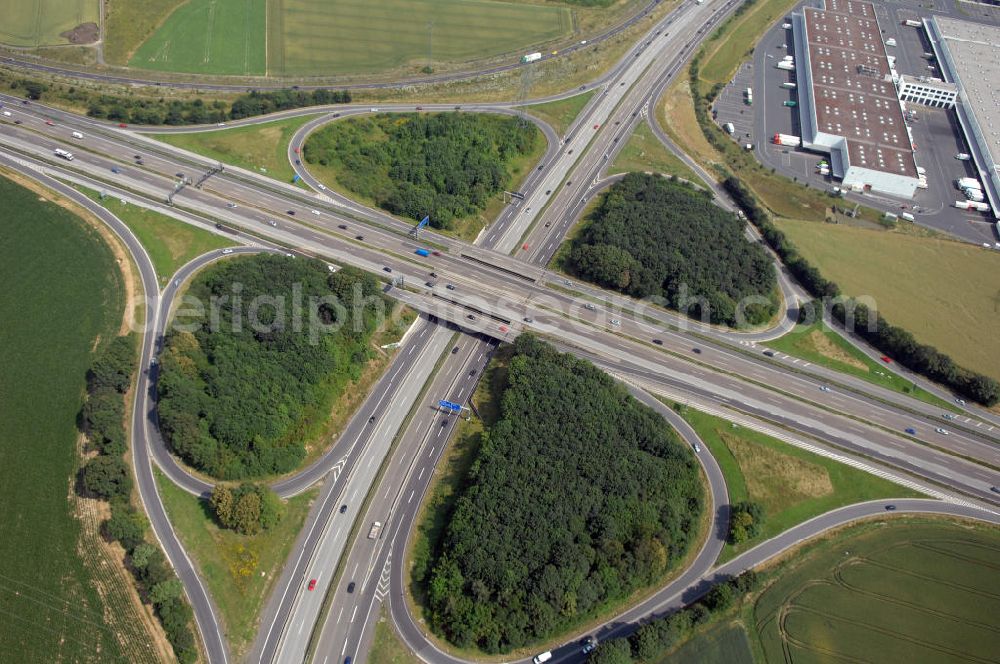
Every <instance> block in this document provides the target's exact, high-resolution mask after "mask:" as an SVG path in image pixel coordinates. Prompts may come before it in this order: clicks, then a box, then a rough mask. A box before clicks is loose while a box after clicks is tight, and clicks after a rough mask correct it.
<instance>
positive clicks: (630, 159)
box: [608, 121, 703, 186]
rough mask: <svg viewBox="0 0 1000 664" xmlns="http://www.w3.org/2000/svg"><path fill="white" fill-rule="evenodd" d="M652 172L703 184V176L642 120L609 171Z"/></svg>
mask: <svg viewBox="0 0 1000 664" xmlns="http://www.w3.org/2000/svg"><path fill="white" fill-rule="evenodd" d="M633 171H638V172H646V171H649V172H652V173H669V174H670V175H676V176H678V177H681V178H684V179H685V180H690V181H691V182H694V183H695V184H697V185H699V186H703V185H702V182H701V178H699V177H698V176H697V175H695V174H694V171H692V170H691V169H690V168H688V165H687V164H685V163H684V162H683V161H681V160H680V158H678V157H677V155H675V154H674V153H673V152H671V151H670V150H668V149H667V148H666V147H665V146H664V145H663V143H660V141H659V140H657V138H656V136H654V135H653V130H652V129H650V128H649V124H647V123H646V122H645V121H643V122H640V123H639V125H638V126H637V127H636V128H635V131H633V132H632V135H631V136H629V139H628V142H627V143H626V144H625V147H624V148H622V151H621V152H619V153H618V156H617V157H615V160H614V162H613V163H612V164H611V167H610V168H609V169H608V173H629V172H633Z"/></svg>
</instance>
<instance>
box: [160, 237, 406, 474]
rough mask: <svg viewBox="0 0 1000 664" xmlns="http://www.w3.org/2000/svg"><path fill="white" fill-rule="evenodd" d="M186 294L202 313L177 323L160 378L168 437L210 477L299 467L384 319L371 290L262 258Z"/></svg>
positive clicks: (308, 265) (217, 271) (208, 278)
mask: <svg viewBox="0 0 1000 664" xmlns="http://www.w3.org/2000/svg"><path fill="white" fill-rule="evenodd" d="M188 295H189V296H192V297H194V298H196V299H197V301H199V302H201V303H203V305H204V306H205V308H206V311H205V314H204V315H201V316H193V317H180V318H178V320H177V323H180V325H176V324H175V325H172V326H171V327H172V329H171V331H170V332H168V334H167V337H166V342H165V347H164V350H163V354H162V359H161V362H160V366H161V369H160V376H159V381H158V392H159V404H158V410H159V418H160V427H161V429H162V431H163V435H164V436H165V437H166V439H167V441H168V442H169V443H170V445H171V447H172V448H173V450H174V451H175V452H176V453H177V454H179V455H180V456H181V457H182V458H183V459H184V460H185V461H186V462H187V463H189V464H191V465H192V466H194V467H195V468H197V469H198V470H201V471H203V472H205V473H208V474H209V475H212V476H213V477H219V478H222V479H243V478H248V477H259V476H262V475H268V474H274V473H284V472H288V471H290V470H293V469H295V468H296V467H297V466H298V465H299V463H301V461H302V460H303V458H304V457H305V454H306V448H305V444H306V443H307V442H308V440H307V438H308V437H309V435H310V432H312V433H313V434H314V433H315V432H316V431H317V422H319V423H321V422H322V421H324V420H325V419H326V417H327V415H328V414H329V410H330V406H331V404H332V402H333V400H334V399H335V398H336V397H337V396H338V395H339V394H340V393H341V392H342V391H343V390H344V388H345V386H346V385H347V384H348V383H349V382H350V381H351V380H355V379H357V378H358V377H359V375H360V373H361V370H362V368H363V366H364V365H365V363H366V362H367V361H368V359H369V357H370V355H369V353H370V352H371V350H370V348H369V345H368V342H369V339H370V338H371V335H372V333H373V332H374V331H375V329H376V326H377V325H378V322H379V319H380V316H381V315H382V314H383V313H385V312H386V311H388V306H387V304H386V301H385V299H384V297H385V296H383V295H382V294H381V292H380V290H379V287H378V282H377V281H376V280H375V278H374V277H372V276H370V275H365V274H363V273H361V272H359V271H356V270H353V269H342V270H340V271H339V272H336V273H334V274H331V273H330V272H329V271H328V270H327V267H326V266H325V265H324V264H323V263H320V262H319V261H315V260H303V259H301V258H294V259H293V258H287V257H284V256H274V255H268V254H261V255H258V256H254V257H249V258H239V259H235V260H230V261H226V262H224V263H223V264H220V265H217V266H214V267H211V268H209V269H207V270H206V271H205V272H203V273H202V274H200V275H199V276H198V277H197V278H195V280H194V282H193V283H192V284H191V286H190V289H189V290H188ZM213 298H214V300H215V301H216V302H217V305H216V306H215V309H216V310H217V311H218V314H217V315H216V316H215V318H217V321H213V320H212V318H213V316H212V315H211V312H210V310H211V308H212V304H211V303H212V301H213ZM322 298H325V299H323V300H322V302H321V299H322ZM295 302H299V303H300V304H301V306H300V307H299V308H298V309H297V308H296V305H295ZM268 303H271V304H268ZM274 303H281V304H280V306H275V304H274ZM254 320H256V321H257V322H258V323H259V324H257V325H254V324H253V321H254Z"/></svg>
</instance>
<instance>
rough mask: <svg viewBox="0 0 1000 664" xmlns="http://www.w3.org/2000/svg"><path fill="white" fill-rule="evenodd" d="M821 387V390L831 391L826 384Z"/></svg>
mask: <svg viewBox="0 0 1000 664" xmlns="http://www.w3.org/2000/svg"><path fill="white" fill-rule="evenodd" d="M819 389H820V391H821V392H829V391H830V388H829V387H827V386H826V385H820V386H819Z"/></svg>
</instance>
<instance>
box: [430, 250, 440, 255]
mask: <svg viewBox="0 0 1000 664" xmlns="http://www.w3.org/2000/svg"><path fill="white" fill-rule="evenodd" d="M440 255H441V252H440V251H432V252H431V256H440Z"/></svg>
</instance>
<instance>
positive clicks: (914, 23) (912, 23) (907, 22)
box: [903, 18, 923, 28]
mask: <svg viewBox="0 0 1000 664" xmlns="http://www.w3.org/2000/svg"><path fill="white" fill-rule="evenodd" d="M903 25H908V26H910V27H911V28H919V27H920V26H921V25H923V24H922V23H921V22H920V21H914V20H913V19H912V18H908V19H906V20H905V21H903Z"/></svg>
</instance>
